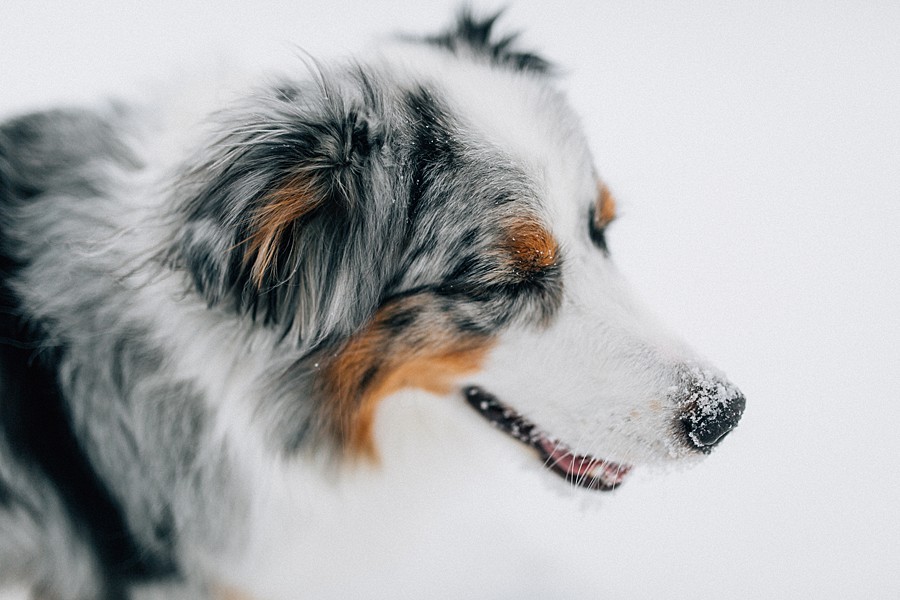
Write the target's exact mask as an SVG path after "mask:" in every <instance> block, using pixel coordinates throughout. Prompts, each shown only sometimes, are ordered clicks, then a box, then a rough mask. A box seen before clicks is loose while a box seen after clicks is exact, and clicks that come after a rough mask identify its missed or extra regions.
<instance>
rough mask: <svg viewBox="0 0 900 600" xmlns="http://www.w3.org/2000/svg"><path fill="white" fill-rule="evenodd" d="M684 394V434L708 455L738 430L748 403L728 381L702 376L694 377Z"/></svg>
mask: <svg viewBox="0 0 900 600" xmlns="http://www.w3.org/2000/svg"><path fill="white" fill-rule="evenodd" d="M685 392H686V393H685V395H684V396H682V398H680V399H679V403H680V404H681V405H682V406H684V409H685V412H684V413H683V416H682V418H681V423H682V425H683V426H684V431H685V433H686V434H687V437H688V439H689V440H690V443H691V445H692V446H694V447H695V448H697V449H698V450H699V451H701V452H704V453H706V452H709V451H710V450H712V449H713V447H714V446H715V445H716V444H718V443H719V442H721V441H722V438H724V437H725V436H726V435H728V433H729V432H730V431H731V430H732V429H734V428H735V427H736V426H737V424H738V421H740V420H741V415H742V414H743V413H744V407H745V406H746V404H747V400H746V399H745V398H744V395H743V394H742V393H741V392H740V390H738V389H737V388H736V387H734V386H733V385H731V384H730V383H728V382H727V381H723V380H722V379H718V378H708V377H704V376H703V375H702V374H699V373H694V374H693V376H692V377H691V380H690V383H689V385H688V386H687V387H686V390H685Z"/></svg>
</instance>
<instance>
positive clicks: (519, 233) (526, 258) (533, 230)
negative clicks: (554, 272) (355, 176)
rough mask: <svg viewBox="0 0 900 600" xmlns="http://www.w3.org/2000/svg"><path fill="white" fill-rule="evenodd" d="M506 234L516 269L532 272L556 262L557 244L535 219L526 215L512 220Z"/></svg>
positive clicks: (508, 247)
mask: <svg viewBox="0 0 900 600" xmlns="http://www.w3.org/2000/svg"><path fill="white" fill-rule="evenodd" d="M508 235H509V237H508V238H507V244H506V246H507V250H508V251H509V253H510V254H511V256H512V260H513V268H515V269H516V270H518V271H521V272H525V273H534V272H537V271H540V270H541V269H545V268H547V267H549V266H550V265H552V264H554V263H555V262H556V258H557V253H558V251H559V245H558V244H557V243H556V239H555V238H554V237H553V235H552V234H551V233H550V232H549V231H547V230H546V229H545V228H544V226H543V225H541V223H539V222H538V221H537V220H536V219H533V218H528V217H526V218H522V219H519V220H516V221H514V222H512V223H511V225H510V227H509V233H508Z"/></svg>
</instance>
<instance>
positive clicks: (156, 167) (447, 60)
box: [0, 13, 745, 600]
mask: <svg viewBox="0 0 900 600" xmlns="http://www.w3.org/2000/svg"><path fill="white" fill-rule="evenodd" d="M495 21H496V16H494V17H490V18H476V17H474V16H472V14H470V13H463V14H462V15H461V16H460V17H459V18H458V20H457V21H456V23H455V24H454V26H452V27H451V28H450V29H448V30H447V31H445V32H443V33H440V34H438V35H432V36H426V37H417V38H413V37H403V38H399V39H395V40H393V41H391V42H389V43H386V44H385V45H384V46H383V47H381V48H380V49H379V50H378V51H377V52H374V53H372V54H371V55H368V56H366V57H365V58H358V59H356V60H352V61H349V60H348V61H345V62H335V63H333V64H327V65H326V64H319V63H315V62H314V61H311V60H310V61H309V64H306V65H305V66H304V67H302V68H299V69H297V72H296V73H294V74H292V75H290V76H277V77H276V76H273V77H270V78H268V79H264V80H262V81H261V82H258V83H255V84H254V85H252V86H250V87H249V88H246V89H245V88H244V87H240V86H238V89H239V90H240V91H239V92H236V93H235V94H234V97H233V98H227V99H224V100H223V96H222V95H221V94H214V95H213V96H214V97H215V102H219V104H215V102H207V101H205V100H203V98H202V96H203V95H202V94H198V95H196V96H194V95H190V94H188V96H187V101H177V100H171V101H160V102H159V103H157V104H152V105H149V106H148V105H142V104H134V105H124V104H111V105H108V106H104V107H101V108H97V109H60V110H50V111H45V112H39V113H34V114H28V115H25V116H20V117H17V118H13V119H11V120H8V121H6V122H4V123H3V124H2V126H0V239H2V247H0V254H2V256H0V274H2V285H0V300H2V306H3V310H2V314H0V328H2V334H0V338H2V340H0V368H2V371H0V385H2V388H0V582H3V581H7V582H13V581H24V582H26V583H27V584H28V585H29V586H32V588H33V589H34V593H35V594H36V596H37V597H40V598H51V599H59V600H70V599H71V600H81V599H87V598H102V599H109V600H113V599H124V598H133V597H140V594H141V590H150V589H154V587H155V588H156V589H162V590H169V592H161V593H162V594H163V597H175V596H177V595H179V594H180V595H181V596H182V597H192V598H205V597H238V596H240V597H249V598H304V597H321V596H320V595H310V594H312V592H308V590H304V587H303V581H304V577H305V575H304V571H303V568H302V567H301V566H300V565H303V564H304V562H303V560H302V558H298V557H300V556H306V555H309V554H310V552H314V551H311V550H309V545H310V544H311V543H313V542H310V540H311V539H312V540H314V539H316V537H315V536H316V535H319V537H320V538H322V537H327V536H328V535H331V534H333V535H334V536H335V537H336V538H339V539H340V540H349V539H351V538H348V537H342V536H341V534H340V532H339V531H337V530H336V529H334V528H339V527H340V526H341V524H342V523H343V522H344V520H343V519H342V518H341V517H340V516H338V517H335V516H334V515H331V516H327V515H328V514H329V510H331V509H330V508H329V507H333V506H336V505H337V504H339V503H340V501H341V500H339V499H340V498H346V497H347V496H353V495H354V494H355V496H354V497H355V498H356V499H355V500H354V502H356V503H357V504H358V505H360V506H364V505H365V504H366V502H367V501H368V500H367V497H366V496H365V493H364V492H361V491H360V490H363V489H372V488H371V486H377V485H378V482H379V481H380V478H382V477H387V478H390V477H392V478H393V479H391V483H390V485H389V486H388V488H389V490H390V489H395V490H398V491H399V490H400V489H401V488H402V486H403V485H404V484H406V485H413V484H414V482H415V480H416V479H417V478H420V477H421V476H422V475H423V473H422V472H421V471H422V470H421V469H419V468H416V466H415V464H414V463H416V461H417V459H418V457H420V456H421V455H420V454H419V453H418V450H416V448H419V447H420V446H415V445H414V446H413V448H414V449H413V451H411V452H407V451H406V450H404V446H403V444H404V443H406V442H405V440H409V439H415V440H419V441H418V442H416V443H417V444H418V443H421V444H422V445H426V444H428V443H430V442H431V441H432V440H431V438H434V440H433V441H434V443H436V444H444V446H443V447H442V451H443V450H446V448H447V447H449V445H451V444H452V443H453V442H452V441H448V440H451V439H455V440H458V443H459V445H460V446H463V445H464V446H466V447H472V448H474V449H475V450H473V452H477V451H479V450H478V449H485V451H486V452H494V451H495V449H496V451H497V452H499V453H500V455H503V456H516V457H519V456H521V457H525V458H524V460H526V461H527V463H528V464H529V465H531V466H533V470H534V471H535V472H539V473H540V477H542V478H547V479H548V480H549V479H551V478H556V479H554V480H555V481H558V482H559V483H560V484H561V485H565V486H573V487H576V488H583V489H585V490H589V491H587V492H584V493H585V494H589V493H590V491H604V490H611V489H614V488H616V487H617V486H619V485H620V484H621V483H622V482H623V481H624V480H625V479H626V477H627V476H628V474H629V472H630V471H631V470H632V469H633V468H634V467H636V466H640V465H647V464H664V463H675V462H684V461H691V460H693V459H697V458H700V457H703V456H704V455H706V454H708V453H709V452H710V450H711V449H712V448H714V447H715V446H716V445H717V444H718V443H719V442H720V441H721V440H722V438H723V437H724V436H725V435H726V434H727V433H728V432H730V431H731V430H732V429H733V428H734V427H735V425H736V424H737V422H738V420H739V418H740V417H741V414H742V412H743V410H744V406H745V400H744V397H743V395H742V394H741V393H740V391H739V390H738V389H737V388H736V387H735V386H734V385H732V384H731V383H729V382H728V380H727V379H726V378H725V377H724V376H723V375H722V374H721V373H720V372H719V371H717V370H715V369H714V368H713V367H711V366H709V365H707V364H706V363H705V362H704V361H702V360H700V359H698V358H697V356H696V355H695V354H694V353H693V352H692V351H691V350H690V349H689V348H688V347H687V346H685V345H684V344H683V343H681V342H680V341H679V340H678V339H677V338H676V337H674V336H672V335H670V334H668V333H667V332H666V331H665V329H664V328H662V327H660V326H659V325H658V324H657V323H656V322H655V321H654V319H653V318H651V317H650V316H649V315H648V314H647V312H646V311H645V310H644V309H643V308H642V307H641V305H640V304H639V303H638V302H637V300H636V299H635V298H634V297H633V295H632V294H631V292H630V291H629V288H628V287H627V285H626V284H625V282H624V281H623V279H622V276H621V275H620V274H619V272H618V271H617V270H616V268H615V266H614V263H613V261H612V258H611V251H610V249H609V248H608V247H607V243H606V238H605V231H606V230H607V228H608V227H609V226H610V225H611V223H612V222H613V221H614V219H615V216H616V202H615V199H614V197H613V195H612V194H611V192H610V190H609V189H608V187H607V186H606V185H605V184H604V183H603V181H602V180H601V179H600V177H599V176H598V173H597V171H596V169H595V166H594V162H593V159H592V157H591V154H590V151H589V149H588V145H587V143H586V140H585V138H584V135H583V134H582V132H581V127H580V124H579V121H578V118H577V117H576V116H575V115H574V113H573V111H572V109H571V108H570V107H569V106H568V104H567V103H566V100H565V98H564V96H563V95H562V93H561V92H560V91H558V89H557V87H556V85H555V84H556V71H555V68H554V66H553V65H552V64H551V63H550V62H549V61H547V60H546V59H544V58H542V57H541V56H539V55H537V54H536V53H533V52H528V51H525V50H523V49H521V48H519V45H518V41H517V37H516V36H506V37H502V36H499V37H498V35H497V34H496V31H495ZM436 424H437V425H436ZM445 432H449V433H446V435H445ZM504 453H508V454H504ZM398 465H400V466H398ZM406 467H409V468H408V469H406ZM473 468H474V467H473ZM385 470H392V473H394V474H393V475H391V476H390V477H389V476H388V475H386V474H384V471H385ZM397 473H400V475H397ZM363 480H364V481H365V482H366V483H365V484H359V483H358V482H359V481H363ZM473 485H477V482H476V483H473ZM360 486H361V487H360ZM365 486H370V487H368V488H367V487H365ZM386 497H388V498H390V491H389V492H388V495H387V496H386ZM510 502H511V503H512V502H513V499H510ZM298 515H299V516H298ZM322 523H327V526H325V525H321V524H322ZM328 527H332V528H333V529H331V530H329V529H328ZM323 528H324V532H323ZM316 532H318V533H316ZM336 543H337V544H338V545H340V544H341V543H343V542H340V541H339V542H336ZM348 544H349V542H348ZM298 548H304V550H302V551H301V550H298ZM304 553H306V554H304ZM307 569H308V567H307ZM167 586H168V587H167ZM285 590H289V591H285ZM167 594H168V596H167ZM337 597H340V596H339V595H338V596H337Z"/></svg>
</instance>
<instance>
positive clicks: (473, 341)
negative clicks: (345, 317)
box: [323, 306, 489, 459]
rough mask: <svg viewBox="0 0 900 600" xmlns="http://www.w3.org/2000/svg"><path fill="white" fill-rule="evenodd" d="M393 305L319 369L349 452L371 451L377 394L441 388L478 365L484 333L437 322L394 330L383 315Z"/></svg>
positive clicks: (334, 422)
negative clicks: (426, 328) (460, 331)
mask: <svg viewBox="0 0 900 600" xmlns="http://www.w3.org/2000/svg"><path fill="white" fill-rule="evenodd" d="M396 310H397V307H396V306H391V307H389V308H387V309H382V311H380V312H379V314H377V315H376V317H375V319H373V321H372V324H371V325H369V327H368V328H367V329H365V330H364V331H362V332H361V333H359V334H358V335H356V336H355V337H354V338H352V339H351V340H350V341H349V342H348V343H347V345H346V346H345V347H344V349H343V350H342V351H341V352H340V353H339V354H338V356H337V357H336V359H335V360H334V361H333V362H332V363H331V364H330V365H329V366H328V367H327V368H326V370H325V373H324V376H325V377H324V379H325V385H324V388H325V389H324V390H323V391H324V393H325V394H326V395H327V397H328V402H329V403H330V405H329V406H328V408H327V411H328V418H329V420H330V421H331V425H332V428H333V429H334V431H335V434H336V436H337V438H338V440H339V441H340V442H341V444H342V447H343V449H344V450H345V452H347V454H348V455H350V456H362V457H366V458H370V459H375V458H376V457H377V452H376V450H375V445H374V440H373V438H372V434H373V428H374V421H375V413H376V409H377V407H378V402H379V401H380V400H381V399H382V398H384V397H386V396H388V395H390V394H392V393H394V392H396V391H398V390H401V389H405V388H411V387H412V388H419V389H424V390H427V391H430V392H433V393H436V394H446V393H448V392H450V391H451V390H452V386H453V382H454V380H455V379H456V378H458V377H459V376H461V375H465V374H466V373H472V372H474V371H476V370H477V369H478V368H479V366H480V365H481V363H482V361H483V360H484V357H485V355H486V354H487V351H488V348H489V342H488V340H487V338H483V337H475V336H459V335H454V334H453V333H451V332H449V331H443V330H441V328H439V327H438V328H435V330H434V331H433V332H431V333H430V334H429V333H428V332H423V331H421V330H419V331H416V332H415V334H414V335H410V334H405V333H401V334H394V333H392V332H391V331H390V329H389V328H387V327H385V326H384V321H385V318H386V316H388V315H389V314H395V312H396Z"/></svg>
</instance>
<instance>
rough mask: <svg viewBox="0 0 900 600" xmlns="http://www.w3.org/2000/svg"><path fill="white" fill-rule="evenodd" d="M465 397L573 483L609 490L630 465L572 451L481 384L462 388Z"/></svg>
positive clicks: (493, 421) (617, 483)
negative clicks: (482, 387) (479, 386)
mask: <svg viewBox="0 0 900 600" xmlns="http://www.w3.org/2000/svg"><path fill="white" fill-rule="evenodd" d="M465 397H466V400H467V401H468V403H469V404H470V405H471V406H472V407H473V408H475V410H477V411H478V412H479V413H481V415H482V416H483V417H484V418H486V419H487V420H488V422H490V423H491V425H493V426H494V427H496V428H497V429H499V430H501V431H503V432H505V433H507V434H509V435H511V436H512V437H513V438H515V439H517V440H518V441H520V442H522V443H523V444H526V445H528V446H531V447H532V448H534V449H535V450H537V452H538V455H539V457H540V458H541V460H542V461H543V462H544V465H545V466H546V467H547V468H548V469H550V470H551V471H552V472H554V473H556V474H557V475H559V476H561V477H563V478H564V479H565V480H566V481H568V482H570V483H572V484H573V485H575V486H578V487H583V488H586V489H591V490H598V491H610V490H613V489H615V488H617V487H618V486H619V485H620V484H621V483H622V482H623V481H624V480H625V477H626V476H627V475H628V473H629V472H630V471H631V465H624V464H619V463H616V462H613V461H610V460H605V459H599V458H595V457H593V456H588V455H579V454H576V453H575V452H574V451H573V450H572V449H570V448H569V447H568V446H567V445H566V444H565V443H563V442H562V441H560V440H557V439H555V438H553V437H551V436H550V435H549V434H547V433H545V432H543V431H541V430H540V429H539V428H538V427H537V426H536V425H535V424H534V423H532V422H531V421H529V420H528V419H526V418H525V417H523V416H521V415H520V414H518V413H517V412H516V411H515V410H513V409H512V408H509V407H508V406H505V405H504V404H502V403H501V402H500V401H499V400H497V398H495V397H494V396H493V395H492V394H490V393H488V392H486V391H484V390H482V389H481V388H478V387H469V388H466V390H465Z"/></svg>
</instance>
